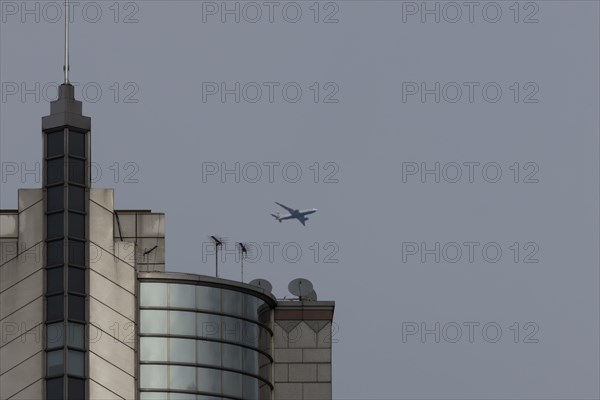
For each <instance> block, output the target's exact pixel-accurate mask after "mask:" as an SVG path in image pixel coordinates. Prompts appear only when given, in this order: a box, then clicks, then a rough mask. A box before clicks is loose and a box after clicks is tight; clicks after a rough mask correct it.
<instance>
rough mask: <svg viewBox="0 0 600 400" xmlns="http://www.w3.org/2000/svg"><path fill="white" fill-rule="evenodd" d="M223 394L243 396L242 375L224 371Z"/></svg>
mask: <svg viewBox="0 0 600 400" xmlns="http://www.w3.org/2000/svg"><path fill="white" fill-rule="evenodd" d="M223 394H228V395H230V396H240V397H241V396H242V375H240V374H236V373H235V372H228V371H223Z"/></svg>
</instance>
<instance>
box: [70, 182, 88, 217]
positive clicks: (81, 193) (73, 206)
mask: <svg viewBox="0 0 600 400" xmlns="http://www.w3.org/2000/svg"><path fill="white" fill-rule="evenodd" d="M69 210H73V211H80V212H85V189H84V188H82V187H79V186H69Z"/></svg>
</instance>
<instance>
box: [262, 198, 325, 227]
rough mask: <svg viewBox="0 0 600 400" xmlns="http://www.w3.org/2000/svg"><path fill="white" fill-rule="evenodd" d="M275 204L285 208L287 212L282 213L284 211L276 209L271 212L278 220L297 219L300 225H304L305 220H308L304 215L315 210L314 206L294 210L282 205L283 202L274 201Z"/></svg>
mask: <svg viewBox="0 0 600 400" xmlns="http://www.w3.org/2000/svg"><path fill="white" fill-rule="evenodd" d="M275 204H277V205H278V206H280V207H283V208H285V209H286V211H287V212H288V213H289V214H284V213H281V212H279V211H277V212H275V213H273V214H271V215H272V216H273V217H275V219H276V220H277V221H279V222H281V221H284V220H286V219H297V220H298V221H300V223H301V224H302V225H304V226H306V224H305V222H306V221H308V217H306V215H309V214H313V213H316V212H317V209H316V208H311V209H308V210H294V209H293V208H290V207H287V206H284V205H283V204H281V203H278V202H275Z"/></svg>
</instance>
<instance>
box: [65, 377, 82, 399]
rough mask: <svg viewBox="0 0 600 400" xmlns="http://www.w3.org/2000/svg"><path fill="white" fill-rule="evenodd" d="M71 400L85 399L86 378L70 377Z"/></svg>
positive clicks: (69, 390)
mask: <svg viewBox="0 0 600 400" xmlns="http://www.w3.org/2000/svg"><path fill="white" fill-rule="evenodd" d="M67 390H68V393H69V400H85V380H83V379H77V378H69V388H68V389H67Z"/></svg>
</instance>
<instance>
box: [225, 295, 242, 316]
mask: <svg viewBox="0 0 600 400" xmlns="http://www.w3.org/2000/svg"><path fill="white" fill-rule="evenodd" d="M222 292H223V312H224V313H227V314H233V315H242V294H241V293H240V292H234V291H232V290H223V291H222Z"/></svg>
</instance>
